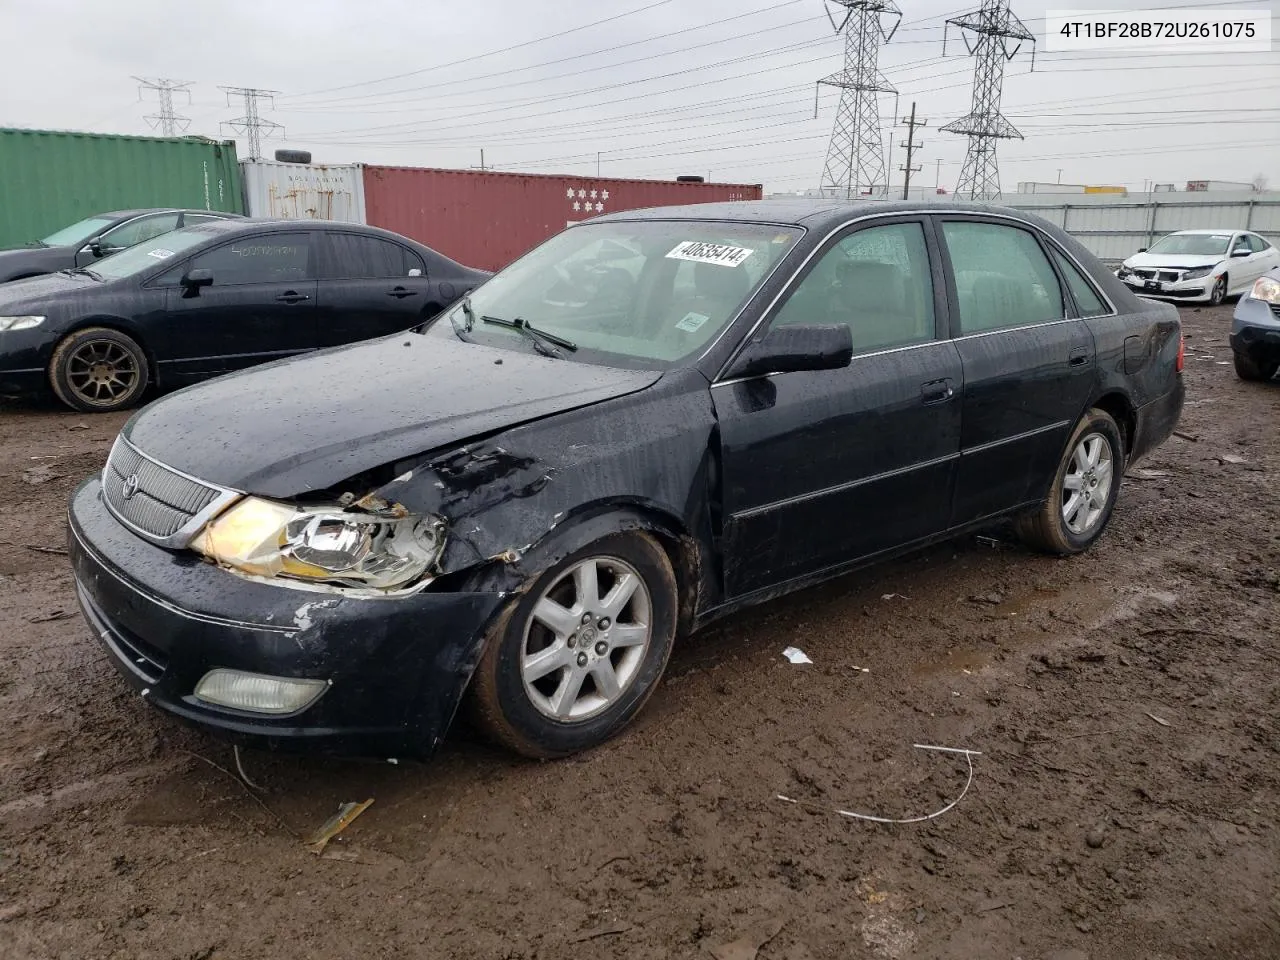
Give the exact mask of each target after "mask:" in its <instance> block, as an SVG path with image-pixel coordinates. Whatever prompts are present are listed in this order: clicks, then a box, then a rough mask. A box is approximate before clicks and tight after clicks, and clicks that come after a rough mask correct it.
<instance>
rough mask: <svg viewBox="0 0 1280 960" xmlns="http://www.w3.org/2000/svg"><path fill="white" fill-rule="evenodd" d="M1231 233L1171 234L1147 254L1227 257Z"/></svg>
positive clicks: (1157, 242) (1154, 245)
mask: <svg viewBox="0 0 1280 960" xmlns="http://www.w3.org/2000/svg"><path fill="white" fill-rule="evenodd" d="M1230 242H1231V234H1229V233H1171V234H1169V236H1167V237H1162V238H1160V239H1159V240H1157V241H1156V242H1155V243H1153V244H1152V245H1151V248H1150V249H1149V250H1147V253H1174V254H1177V253H1185V254H1189V255H1191V256H1200V257H1217V256H1226V253H1227V244H1228V243H1230Z"/></svg>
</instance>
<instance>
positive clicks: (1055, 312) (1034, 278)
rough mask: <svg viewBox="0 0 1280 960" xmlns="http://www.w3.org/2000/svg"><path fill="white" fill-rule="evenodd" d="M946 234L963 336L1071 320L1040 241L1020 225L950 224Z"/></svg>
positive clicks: (957, 222) (943, 231)
mask: <svg viewBox="0 0 1280 960" xmlns="http://www.w3.org/2000/svg"><path fill="white" fill-rule="evenodd" d="M942 235H943V236H944V237H945V238H946V241H947V252H948V253H949V254H950V255H951V268H952V270H953V271H954V272H955V280H956V294H957V299H958V300H959V303H960V332H961V333H962V334H968V333H983V332H986V331H988V330H1002V329H1006V328H1008V327H1025V326H1028V325H1030V324H1034V323H1049V322H1051V321H1053V320H1061V319H1062V318H1063V317H1064V316H1066V309H1065V307H1064V302H1063V299H1062V288H1061V287H1059V285H1058V278H1057V276H1056V275H1055V274H1054V272H1053V268H1052V267H1051V266H1050V265H1049V261H1048V259H1046V257H1045V255H1044V251H1043V250H1041V249H1040V244H1039V243H1038V242H1037V241H1036V238H1035V237H1034V236H1033V235H1032V234H1031V233H1029V232H1028V231H1026V230H1023V229H1021V228H1019V227H1007V226H1004V225H1003V224H996V223H978V222H972V221H960V220H949V221H944V222H943V224H942Z"/></svg>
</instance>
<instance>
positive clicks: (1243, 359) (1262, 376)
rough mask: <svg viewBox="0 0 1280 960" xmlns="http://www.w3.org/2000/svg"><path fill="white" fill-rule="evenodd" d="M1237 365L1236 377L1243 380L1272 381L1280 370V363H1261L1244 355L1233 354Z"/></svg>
mask: <svg viewBox="0 0 1280 960" xmlns="http://www.w3.org/2000/svg"><path fill="white" fill-rule="evenodd" d="M1232 356H1233V358H1234V359H1235V363H1236V376H1237V377H1239V378H1240V379H1241V380H1264V381H1265V380H1270V379H1271V378H1272V377H1274V376H1275V375H1276V370H1277V369H1280V363H1259V362H1258V361H1257V360H1255V359H1253V357H1250V356H1248V355H1247V354H1243V353H1234V352H1233V354H1232Z"/></svg>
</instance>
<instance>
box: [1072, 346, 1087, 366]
mask: <svg viewBox="0 0 1280 960" xmlns="http://www.w3.org/2000/svg"><path fill="white" fill-rule="evenodd" d="M1069 362H1070V363H1071V366H1073V367H1079V366H1083V365H1084V364H1086V363H1088V362H1089V348H1088V347H1073V348H1072V350H1071V358H1070V361H1069Z"/></svg>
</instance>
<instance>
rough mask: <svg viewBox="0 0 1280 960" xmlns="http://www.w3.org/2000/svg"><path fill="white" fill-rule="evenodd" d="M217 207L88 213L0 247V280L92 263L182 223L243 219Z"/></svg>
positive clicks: (178, 226) (188, 225)
mask: <svg viewBox="0 0 1280 960" xmlns="http://www.w3.org/2000/svg"><path fill="white" fill-rule="evenodd" d="M239 216H240V215H239V214H236V213H221V212H219V211H217V210H173V209H170V208H168V207H162V208H157V209H149V210H115V211H113V212H111V213H100V214H98V215H96V216H93V217H86V218H85V219H84V220H81V221H79V222H77V223H73V224H71V225H70V226H68V227H63V228H62V229H61V230H59V231H57V232H56V233H51V234H50V235H49V236H47V237H45V238H44V239H43V240H32V241H31V242H30V243H28V244H26V245H25V246H22V247H17V248H15V249H11V250H0V283H8V282H9V281H10V280H21V279H23V278H24V277H37V276H39V275H40V274H42V273H54V272H56V271H58V270H71V269H74V268H75V267H88V266H92V265H93V264H94V263H95V262H97V261H98V260H101V259H102V258H103V257H107V256H110V255H111V254H113V253H119V252H120V251H121V250H127V249H128V248H129V247H133V246H137V245H138V244H139V243H145V242H146V241H148V240H154V239H155V238H156V237H158V236H161V235H162V234H166V233H169V232H170V231H172V230H177V229H179V228H180V227H193V226H195V225H197V224H200V223H208V222H209V221H211V220H228V219H232V218H236V219H238V218H239Z"/></svg>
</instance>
